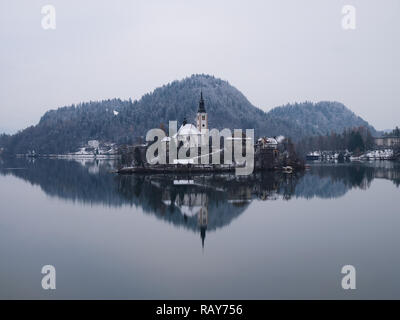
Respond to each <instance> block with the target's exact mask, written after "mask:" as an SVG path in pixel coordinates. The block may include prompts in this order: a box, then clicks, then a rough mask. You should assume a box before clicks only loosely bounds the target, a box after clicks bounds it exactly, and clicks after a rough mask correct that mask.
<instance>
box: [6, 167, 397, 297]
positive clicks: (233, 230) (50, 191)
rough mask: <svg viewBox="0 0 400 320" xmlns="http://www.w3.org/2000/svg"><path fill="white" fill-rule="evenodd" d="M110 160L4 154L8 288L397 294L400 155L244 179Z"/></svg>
mask: <svg viewBox="0 0 400 320" xmlns="http://www.w3.org/2000/svg"><path fill="white" fill-rule="evenodd" d="M113 166H114V164H113V163H112V162H107V161H74V160H70V161H68V160H46V159H35V160H27V159H14V160H4V159H3V160H0V205H1V209H0V257H1V262H0V298H3V299H4V298H11V299H14V298H22V299H28V298H39V299H43V298H50V299H61V298H76V299H81V298H84V299H89V298H90V299H98V298H107V299H278V298H284V299H293V298H300V299H330V298H341V299H354V298H378V299H379V298H397V299H399V298H400V277H399V274H400V250H399V243H400V241H399V240H400V210H399V208H400V197H399V191H400V189H399V185H400V166H399V165H398V164H394V163H390V162H376V163H364V164H342V165H314V166H312V168H311V169H310V170H309V171H307V172H306V173H304V174H293V175H284V174H278V173H275V174H272V173H268V174H257V175H253V176H250V177H246V178H241V179H238V178H237V177H235V176H229V175H224V176H221V175H216V176H211V175H210V176H191V177H187V176H175V177H171V176H118V175H115V174H112V173H110V170H111V169H113ZM46 264H51V265H54V266H55V268H56V272H57V273H56V274H57V289H56V290H47V291H45V290H43V289H42V287H41V279H42V274H41V268H42V266H44V265H46ZM347 264H351V265H354V266H355V267H356V270H357V289H356V290H353V291H351V290H347V291H344V290H343V289H342V288H341V279H342V277H343V275H342V274H341V268H342V266H344V265H347Z"/></svg>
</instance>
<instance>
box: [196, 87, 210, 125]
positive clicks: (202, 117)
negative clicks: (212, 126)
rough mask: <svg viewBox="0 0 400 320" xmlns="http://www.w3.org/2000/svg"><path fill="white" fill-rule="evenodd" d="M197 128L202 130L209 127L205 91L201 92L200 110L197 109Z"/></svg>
mask: <svg viewBox="0 0 400 320" xmlns="http://www.w3.org/2000/svg"><path fill="white" fill-rule="evenodd" d="M197 129H198V130H199V131H200V132H202V131H203V130H205V129H208V116H207V112H206V108H205V107H204V100H203V91H201V93H200V101H199V110H197Z"/></svg>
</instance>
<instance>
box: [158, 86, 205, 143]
mask: <svg viewBox="0 0 400 320" xmlns="http://www.w3.org/2000/svg"><path fill="white" fill-rule="evenodd" d="M196 122H197V125H196V126H195V125H194V124H191V123H187V121H186V118H185V120H183V123H182V125H181V127H180V128H179V130H178V132H177V133H176V134H174V135H173V136H172V139H175V142H176V144H177V145H182V146H183V147H185V148H198V147H201V146H202V145H204V144H206V142H207V141H206V140H205V139H206V137H205V132H206V130H207V129H208V115H207V112H206V109H205V106H204V99H203V92H202V91H201V93H200V101H199V108H198V110H197V116H196ZM170 139H171V138H169V137H166V138H164V141H167V142H169V141H170Z"/></svg>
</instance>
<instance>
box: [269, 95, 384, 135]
mask: <svg viewBox="0 0 400 320" xmlns="http://www.w3.org/2000/svg"><path fill="white" fill-rule="evenodd" d="M268 116H270V117H271V118H272V119H281V120H282V121H288V122H291V123H294V124H295V125H297V126H300V127H301V130H302V135H305V136H311V135H325V134H327V133H331V132H336V133H342V132H343V131H344V130H345V129H347V128H353V127H366V128H368V129H369V130H370V132H371V134H372V135H376V134H377V132H376V130H375V128H374V127H373V126H371V125H370V124H369V123H368V122H367V121H365V120H364V119H362V118H361V117H359V116H357V115H356V114H355V113H354V112H352V111H351V110H350V109H348V108H346V106H344V105H343V104H342V103H340V102H330V101H321V102H318V103H312V102H303V103H295V104H287V105H286V106H282V107H276V108H274V109H272V110H271V111H269V112H268Z"/></svg>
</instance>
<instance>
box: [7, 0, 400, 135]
mask: <svg viewBox="0 0 400 320" xmlns="http://www.w3.org/2000/svg"><path fill="white" fill-rule="evenodd" d="M47 4H52V5H54V7H55V9H56V23H57V24H56V29H55V30H44V29H43V28H42V25H41V20H42V17H43V15H42V14H41V8H42V6H44V5H47ZM346 4H350V5H353V6H354V7H355V8H356V29H355V30H344V29H343V28H342V24H341V22H342V17H343V15H342V12H341V11H342V7H343V5H346ZM399 15H400V1H398V0H385V1H378V0H370V1H369V0H359V1H356V0H345V1H342V0H330V1H328V0H326V1H321V0H302V1H299V0H290V1H289V0H270V1H268V0H260V1H252V0H246V1H234V0H226V1H222V0H221V1H218V0H202V1H198V0H196V1H195V0H159V1H149V0H146V1H134V0H133V1H132V0H118V1H116V0H113V1H111V0H110V1H105V0H91V1H89V0H85V1H80V0H63V1H61V0H46V1H39V0H1V3H0V43H1V47H0V48H1V50H0V84H1V86H0V128H1V129H3V130H4V129H5V130H16V129H21V128H24V127H26V126H28V125H32V124H36V123H37V122H38V121H39V119H40V117H41V115H42V114H43V113H44V112H45V111H47V110H48V109H55V108H58V107H61V106H64V105H70V104H72V103H78V102H81V101H89V100H100V99H107V98H114V97H119V98H122V99H126V98H129V97H132V98H133V99H139V98H140V97H141V96H142V95H143V94H144V93H147V92H150V91H152V90H153V89H155V88H156V87H158V86H160V85H163V84H165V83H168V82H171V81H173V80H175V79H182V78H184V77H186V76H190V75H191V74H193V73H207V74H212V75H215V76H216V77H219V78H222V79H224V80H228V81H229V82H230V83H231V84H232V85H234V86H235V87H236V88H238V89H239V90H240V91H242V92H243V93H244V94H245V95H246V96H247V98H248V99H249V100H250V102H252V103H253V104H254V105H255V106H257V107H259V108H261V109H263V110H269V109H271V108H273V107H275V106H278V105H282V104H286V103H288V102H296V101H298V102H301V101H304V100H311V101H320V100H336V101H340V102H343V103H344V104H345V105H346V106H348V107H349V108H350V109H352V110H353V111H354V112H355V113H357V114H359V115H360V116H362V117H363V118H364V119H366V120H367V121H369V122H370V123H371V124H372V125H374V126H375V127H376V128H377V129H386V128H392V127H394V126H395V125H400V121H399V120H400V62H399V59H400V41H399V39H400V19H399Z"/></svg>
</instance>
